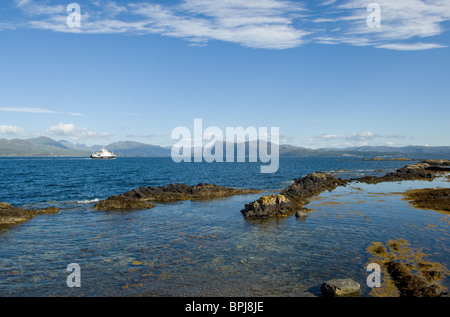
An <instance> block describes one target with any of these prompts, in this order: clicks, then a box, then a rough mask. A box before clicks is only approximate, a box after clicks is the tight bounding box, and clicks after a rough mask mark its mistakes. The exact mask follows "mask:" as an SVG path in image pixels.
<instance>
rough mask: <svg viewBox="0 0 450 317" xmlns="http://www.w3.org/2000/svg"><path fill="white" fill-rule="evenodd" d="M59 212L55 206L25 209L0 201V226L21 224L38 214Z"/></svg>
mask: <svg viewBox="0 0 450 317" xmlns="http://www.w3.org/2000/svg"><path fill="white" fill-rule="evenodd" d="M57 212H59V209H58V208H55V207H49V208H45V209H23V208H18V207H14V206H12V205H11V204H8V203H0V228H5V227H10V226H13V225H17V224H21V223H23V222H25V221H28V220H30V219H31V218H33V217H34V216H35V215H38V214H54V213H57Z"/></svg>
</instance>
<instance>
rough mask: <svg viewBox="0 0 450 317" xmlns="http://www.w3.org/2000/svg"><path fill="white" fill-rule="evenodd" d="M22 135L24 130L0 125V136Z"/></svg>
mask: <svg viewBox="0 0 450 317" xmlns="http://www.w3.org/2000/svg"><path fill="white" fill-rule="evenodd" d="M23 133H25V130H24V129H23V128H21V127H17V126H12V125H0V134H7V135H20V134H23Z"/></svg>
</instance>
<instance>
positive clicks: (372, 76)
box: [0, 0, 450, 148]
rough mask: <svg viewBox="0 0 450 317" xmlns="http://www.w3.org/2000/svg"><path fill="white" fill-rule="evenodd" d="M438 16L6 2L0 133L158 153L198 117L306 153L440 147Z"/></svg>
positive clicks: (266, 1) (202, 2)
mask: <svg viewBox="0 0 450 317" xmlns="http://www.w3.org/2000/svg"><path fill="white" fill-rule="evenodd" d="M71 2H76V3H77V4H79V6H80V8H81V27H80V28H70V27H69V26H68V25H67V16H68V15H69V14H70V12H67V10H66V9H67V5H68V4H70V3H71ZM370 3H378V4H379V8H380V11H379V12H380V18H381V19H380V23H381V26H380V27H375V28H374V27H369V25H368V22H367V17H368V16H369V15H371V14H372V13H373V12H369V11H367V6H368V5H369V4H370ZM372 21H375V20H372ZM449 21H450V2H449V1H448V0H427V1H425V0H398V1H387V0H383V1H378V2H376V1H356V0H343V1H339V0H337V1H333V0H317V1H284V0H246V1H243V0H241V1H237V0H181V1H139V0H135V1H134V0H133V1H105V0H83V1H75V0H74V1H67V2H66V1H61V0H58V1H50V0H49V1H44V0H41V1H38V0H35V1H33V0H4V1H2V3H1V7H0V75H1V76H0V87H1V88H0V92H1V93H0V137H3V138H8V139H11V138H28V137H36V136H49V137H52V138H54V139H56V140H61V139H66V140H68V141H71V142H76V143H86V144H108V143H111V142H114V141H118V140H134V141H138V142H144V143H151V144H159V145H163V146H166V145H170V144H173V143H174V142H175V141H176V140H171V139H170V133H171V131H172V130H173V129H174V128H176V127H178V126H186V127H188V128H191V129H193V122H194V119H196V118H200V119H202V120H203V125H204V128H206V127H208V126H217V127H220V128H222V129H223V131H225V127H238V126H242V127H250V126H253V127H268V128H270V127H279V129H280V135H281V142H282V143H288V144H293V145H297V146H305V147H311V148H318V147H343V146H359V145H393V146H403V145H410V144H416V145H447V146H449V145H450V141H449V138H448V136H449V130H450V128H449V126H450V125H449V124H448V118H449V115H450V107H449V105H450V89H449V87H450V85H449V84H450V61H449V60H450V59H449V56H450V50H449V48H448V45H449V43H450V35H449V34H450V32H449V31H448V29H449V27H450V23H449Z"/></svg>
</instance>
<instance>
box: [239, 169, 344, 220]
mask: <svg viewBox="0 0 450 317" xmlns="http://www.w3.org/2000/svg"><path fill="white" fill-rule="evenodd" d="M346 184H347V181H345V180H342V179H340V178H336V177H335V176H334V175H332V174H327V173H323V172H316V173H311V174H308V175H306V176H305V177H303V178H300V179H295V180H294V183H293V184H292V185H290V186H288V187H286V188H285V189H284V190H282V191H281V192H280V193H279V194H276V195H267V196H262V197H261V198H259V199H258V200H255V201H254V202H251V203H249V204H246V205H245V207H244V209H242V210H241V212H242V214H243V215H244V217H245V218H270V217H279V216H289V215H292V214H294V213H295V212H296V211H299V210H301V208H302V206H303V205H304V204H306V203H308V202H309V200H310V199H311V198H312V197H313V196H316V195H318V194H320V193H321V192H323V191H325V190H333V189H335V188H336V187H338V186H345V185H346Z"/></svg>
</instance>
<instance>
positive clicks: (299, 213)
mask: <svg viewBox="0 0 450 317" xmlns="http://www.w3.org/2000/svg"><path fill="white" fill-rule="evenodd" d="M307 210H308V209H307V208H301V209H300V210H297V211H296V212H295V217H297V218H306V217H307V216H308V214H307V212H306V211H307Z"/></svg>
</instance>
